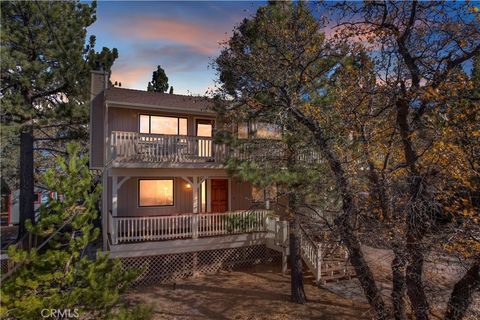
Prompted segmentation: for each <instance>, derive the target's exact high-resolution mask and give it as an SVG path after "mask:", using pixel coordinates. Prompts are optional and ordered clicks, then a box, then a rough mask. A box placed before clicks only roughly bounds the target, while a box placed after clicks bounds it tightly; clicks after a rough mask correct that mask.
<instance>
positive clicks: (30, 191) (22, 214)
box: [17, 132, 35, 240]
mask: <svg viewBox="0 0 480 320" xmlns="http://www.w3.org/2000/svg"><path fill="white" fill-rule="evenodd" d="M33 196H34V178H33V137H32V135H31V133H28V132H23V133H21V134H20V205H19V227H18V236H17V240H20V239H21V238H22V237H23V236H24V235H25V234H26V233H27V230H26V228H25V221H26V220H28V219H30V220H31V221H32V223H34V222H35V212H34V206H33V203H34V198H33Z"/></svg>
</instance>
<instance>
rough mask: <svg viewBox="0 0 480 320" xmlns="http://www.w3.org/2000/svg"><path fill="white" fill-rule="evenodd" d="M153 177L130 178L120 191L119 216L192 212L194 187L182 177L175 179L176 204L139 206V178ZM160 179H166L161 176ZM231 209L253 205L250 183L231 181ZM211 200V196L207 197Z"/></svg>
mask: <svg viewBox="0 0 480 320" xmlns="http://www.w3.org/2000/svg"><path fill="white" fill-rule="evenodd" d="M143 178H146V179H153V178H154V177H151V176H148V177H132V178H130V179H128V180H127V181H126V182H125V183H124V184H123V185H122V186H121V187H120V190H119V192H118V216H119V217H128V216H133V217H141V216H156V215H172V214H182V213H192V211H193V205H192V201H193V200H192V189H188V188H187V187H186V184H187V182H186V181H185V180H183V179H182V178H178V177H171V178H173V179H174V189H175V191H174V192H175V195H174V205H173V206H165V207H139V206H138V180H139V179H143ZM159 179H166V177H161V178H159ZM108 180H109V181H108V198H109V199H108V211H109V212H110V211H111V203H112V199H111V194H112V193H111V188H112V186H111V178H109V179H108ZM231 188H232V190H231V196H232V199H231V206H232V208H231V210H232V211H235V210H247V209H250V207H251V199H252V188H251V186H250V184H249V183H246V182H245V183H239V182H237V181H236V180H235V179H232V182H231ZM207 201H210V198H208V199H207Z"/></svg>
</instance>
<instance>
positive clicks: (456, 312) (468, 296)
mask: <svg viewBox="0 0 480 320" xmlns="http://www.w3.org/2000/svg"><path fill="white" fill-rule="evenodd" d="M477 290H480V260H477V261H475V263H474V264H473V265H472V266H471V267H470V269H468V271H467V273H465V275H464V276H463V277H462V279H460V280H459V281H458V282H457V283H456V284H455V286H454V287H453V291H452V294H451V295H450V300H449V301H448V305H447V311H446V312H445V320H459V319H463V317H464V316H465V313H466V312H467V309H468V306H469V305H470V303H471V302H472V296H473V293H474V292H475V291H477Z"/></svg>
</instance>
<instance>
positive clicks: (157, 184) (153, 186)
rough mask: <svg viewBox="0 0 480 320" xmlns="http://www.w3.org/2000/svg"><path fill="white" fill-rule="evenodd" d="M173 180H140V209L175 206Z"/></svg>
mask: <svg viewBox="0 0 480 320" xmlns="http://www.w3.org/2000/svg"><path fill="white" fill-rule="evenodd" d="M173 194H174V192H173V179H161V180H153V179H148V180H147V179H145V180H142V179H140V180H138V205H139V206H140V207H159V206H173Z"/></svg>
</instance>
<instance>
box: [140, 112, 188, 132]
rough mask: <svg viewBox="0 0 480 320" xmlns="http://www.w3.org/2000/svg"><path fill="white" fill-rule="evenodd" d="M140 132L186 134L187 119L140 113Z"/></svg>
mask: <svg viewBox="0 0 480 320" xmlns="http://www.w3.org/2000/svg"><path fill="white" fill-rule="evenodd" d="M140 133H153V134H172V135H181V136H186V135H187V119H186V118H178V117H165V116H152V115H148V114H141V115H140Z"/></svg>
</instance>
